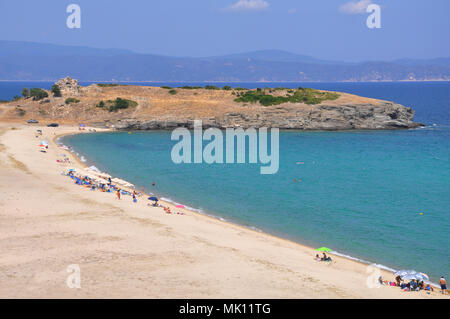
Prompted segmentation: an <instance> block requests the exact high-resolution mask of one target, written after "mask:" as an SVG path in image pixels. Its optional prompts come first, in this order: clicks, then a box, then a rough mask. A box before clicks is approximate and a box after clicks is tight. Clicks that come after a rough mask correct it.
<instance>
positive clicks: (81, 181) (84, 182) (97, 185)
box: [65, 170, 184, 215]
mask: <svg viewBox="0 0 450 319" xmlns="http://www.w3.org/2000/svg"><path fill="white" fill-rule="evenodd" d="M65 175H67V176H69V177H70V178H71V179H73V180H74V183H75V184H77V185H81V186H84V187H86V188H89V189H90V190H92V191H95V190H100V191H101V192H106V193H115V194H116V198H117V200H121V198H122V195H128V196H131V198H132V201H133V203H137V200H138V197H140V196H142V195H143V193H141V192H137V191H136V190H133V191H132V192H130V191H127V190H124V189H121V188H120V187H118V186H116V185H114V184H112V181H111V178H110V177H109V178H108V179H105V182H104V183H101V182H98V181H96V180H94V179H92V178H90V177H89V176H84V175H80V174H78V175H76V174H75V173H74V171H73V170H70V171H69V172H68V173H67V174H65ZM148 206H153V207H162V208H163V209H164V212H165V213H166V214H174V215H184V213H180V212H172V211H171V210H170V207H168V206H162V205H159V204H158V203H157V202H155V203H154V204H152V205H151V204H150V203H149V204H148Z"/></svg>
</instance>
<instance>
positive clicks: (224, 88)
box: [222, 85, 233, 91]
mask: <svg viewBox="0 0 450 319" xmlns="http://www.w3.org/2000/svg"><path fill="white" fill-rule="evenodd" d="M232 89H233V88H232V87H231V86H229V85H225V86H224V87H223V88H222V90H225V91H230V90H232Z"/></svg>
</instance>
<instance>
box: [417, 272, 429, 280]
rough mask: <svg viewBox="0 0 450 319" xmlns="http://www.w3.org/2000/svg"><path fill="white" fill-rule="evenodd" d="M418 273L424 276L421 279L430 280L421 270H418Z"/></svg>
mask: <svg viewBox="0 0 450 319" xmlns="http://www.w3.org/2000/svg"><path fill="white" fill-rule="evenodd" d="M419 274H420V275H421V276H422V277H423V278H424V279H423V280H430V277H429V276H428V275H427V274H424V273H423V272H419Z"/></svg>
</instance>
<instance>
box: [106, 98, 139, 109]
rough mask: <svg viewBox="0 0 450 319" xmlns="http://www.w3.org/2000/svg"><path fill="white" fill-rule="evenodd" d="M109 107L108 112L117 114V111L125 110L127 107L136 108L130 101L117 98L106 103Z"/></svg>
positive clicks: (133, 102) (134, 103) (135, 104)
mask: <svg viewBox="0 0 450 319" xmlns="http://www.w3.org/2000/svg"><path fill="white" fill-rule="evenodd" d="M106 102H107V103H106V104H108V106H109V111H110V112H117V111H118V110H122V109H127V108H129V107H135V106H137V105H138V104H137V102H135V101H132V100H126V99H122V98H120V97H118V98H117V99H115V100H114V101H106Z"/></svg>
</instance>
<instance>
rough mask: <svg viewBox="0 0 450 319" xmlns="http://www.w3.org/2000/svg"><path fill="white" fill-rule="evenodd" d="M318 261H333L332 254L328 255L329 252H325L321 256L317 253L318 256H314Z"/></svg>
mask: <svg viewBox="0 0 450 319" xmlns="http://www.w3.org/2000/svg"><path fill="white" fill-rule="evenodd" d="M314 259H315V260H316V261H332V260H331V257H330V256H327V254H325V253H323V256H322V257H320V256H319V254H316V257H315V258H314Z"/></svg>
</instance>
